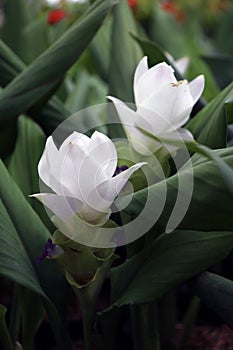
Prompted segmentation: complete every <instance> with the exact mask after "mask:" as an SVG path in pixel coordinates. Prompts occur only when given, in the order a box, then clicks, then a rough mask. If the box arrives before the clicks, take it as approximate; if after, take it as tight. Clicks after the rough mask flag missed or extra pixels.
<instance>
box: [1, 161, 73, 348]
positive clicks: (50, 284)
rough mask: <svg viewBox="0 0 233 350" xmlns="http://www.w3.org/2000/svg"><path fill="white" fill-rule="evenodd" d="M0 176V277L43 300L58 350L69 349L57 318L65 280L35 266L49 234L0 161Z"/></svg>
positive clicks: (53, 267) (55, 270)
mask: <svg viewBox="0 0 233 350" xmlns="http://www.w3.org/2000/svg"><path fill="white" fill-rule="evenodd" d="M0 174H1V176H0V198H1V201H0V221H1V226H0V233H1V234H0V240H1V247H2V250H1V254H0V274H2V275H4V276H6V277H8V278H10V279H12V280H13V281H15V282H17V283H19V284H22V285H23V286H25V287H26V288H29V289H31V290H33V291H34V292H35V293H37V294H39V295H40V296H42V297H43V302H44V304H45V307H46V310H47V312H48V315H49V318H50V321H51V325H52V327H53V329H54V332H55V336H56V337H57V339H58V340H59V342H60V347H61V349H70V345H69V340H68V337H67V335H66V334H65V326H64V327H61V318H60V317H62V313H63V312H64V294H65V291H66V283H65V280H64V278H63V276H62V275H61V273H60V272H59V270H58V268H57V266H56V265H55V264H52V263H51V262H47V263H46V262H45V263H42V264H40V265H36V263H35V259H36V257H38V256H39V255H40V254H41V252H42V251H43V248H44V245H45V243H46V241H47V239H48V237H49V236H50V234H49V232H48V230H47V229H46V227H45V226H44V225H43V223H42V222H41V220H40V219H39V217H38V216H37V214H36V213H35V212H34V210H33V209H32V207H31V206H30V204H29V203H28V201H27V200H26V198H25V197H24V196H23V194H22V193H21V192H20V190H19V188H18V187H17V185H16V184H15V183H14V181H13V180H12V178H11V177H10V176H9V174H8V172H7V170H6V168H5V167H4V165H3V163H2V162H0ZM59 314H60V316H59ZM62 333H63V335H64V338H63V339H62V335H61V334H62ZM66 342H67V344H65V343H66Z"/></svg>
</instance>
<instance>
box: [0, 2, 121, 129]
mask: <svg viewBox="0 0 233 350" xmlns="http://www.w3.org/2000/svg"><path fill="white" fill-rule="evenodd" d="M113 3H114V1H110V0H109V1H107V0H99V1H97V2H95V3H94V4H93V5H92V7H90V8H89V10H88V11H87V13H86V14H84V15H83V16H82V17H81V18H80V19H79V20H78V21H77V23H76V24H74V26H73V27H71V28H70V30H68V31H67V32H66V33H65V34H64V35H63V36H62V37H61V38H60V39H59V40H58V41H57V42H55V43H54V44H53V45H52V46H50V47H49V48H48V50H46V51H45V52H44V53H43V54H42V55H41V56H39V57H38V58H37V59H36V60H35V61H33V62H32V64H31V65H29V66H28V68H26V69H25V70H24V71H23V72H22V73H21V74H19V75H18V76H17V77H16V78H15V79H14V80H13V81H12V82H11V83H10V84H9V85H8V86H7V87H6V88H5V89H4V91H3V92H2V93H1V95H0V115H1V117H0V121H3V120H4V121H6V122H7V121H8V122H9V121H10V120H11V119H12V118H14V117H16V116H17V115H18V114H20V113H22V112H25V111H26V110H28V109H29V108H30V107H31V106H32V105H33V104H34V103H35V102H36V101H38V100H39V99H40V98H42V97H43V96H45V95H46V94H48V93H49V92H51V90H52V89H54V87H55V86H56V85H57V84H58V83H59V82H60V81H61V79H63V77H64V75H65V73H66V72H67V70H68V69H69V68H70V67H71V66H72V65H73V64H74V63H75V61H76V60H77V59H78V57H79V56H80V55H81V54H82V52H83V51H84V50H85V48H86V47H87V45H88V44H89V42H90V41H91V40H92V38H93V37H94V35H95V33H96V31H97V30H98V29H99V27H100V25H101V23H102V22H103V20H104V19H105V17H106V15H107V13H108V12H109V10H110V9H111V8H112V6H113ZM84 34H85V35H84ZM64 48H65V50H64Z"/></svg>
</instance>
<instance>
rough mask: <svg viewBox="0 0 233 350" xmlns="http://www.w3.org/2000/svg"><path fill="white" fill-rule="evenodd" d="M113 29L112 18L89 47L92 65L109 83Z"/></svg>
mask: <svg viewBox="0 0 233 350" xmlns="http://www.w3.org/2000/svg"><path fill="white" fill-rule="evenodd" d="M111 28H112V21H111V17H109V18H108V19H107V20H106V21H105V22H104V24H103V25H102V27H101V28H100V30H99V31H98V33H97V34H96V36H95V37H94V39H93V41H92V42H91V44H90V46H89V50H90V55H91V57H92V64H93V66H94V68H95V71H96V72H98V73H99V75H100V77H101V78H102V79H103V80H105V81H108V69H109V64H110V45H111V42H110V34H111Z"/></svg>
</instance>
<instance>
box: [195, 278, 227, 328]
mask: <svg viewBox="0 0 233 350" xmlns="http://www.w3.org/2000/svg"><path fill="white" fill-rule="evenodd" d="M190 285H191V287H192V288H193V291H194V292H195V293H196V294H197V295H198V296H199V297H200V298H201V300H202V301H203V302H204V303H206V304H207V305H208V306H209V307H210V308H211V309H212V310H214V312H216V313H217V314H218V315H219V316H220V317H221V318H222V319H223V321H224V322H226V323H227V324H228V326H229V327H231V329H233V306H232V298H233V281H230V280H228V279H226V278H224V277H222V276H218V275H216V274H214V273H211V272H203V273H201V274H200V275H198V276H197V277H195V278H194V279H193V280H192V281H191V283H190Z"/></svg>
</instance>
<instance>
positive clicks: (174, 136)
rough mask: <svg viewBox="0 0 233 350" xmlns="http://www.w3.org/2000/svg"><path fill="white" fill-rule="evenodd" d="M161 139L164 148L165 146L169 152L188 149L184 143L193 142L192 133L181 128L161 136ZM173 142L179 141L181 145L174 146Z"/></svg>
mask: <svg viewBox="0 0 233 350" xmlns="http://www.w3.org/2000/svg"><path fill="white" fill-rule="evenodd" d="M159 137H160V138H161V141H162V144H163V146H165V147H166V149H167V150H168V151H169V152H173V151H176V150H178V149H179V148H182V147H186V146H185V143H184V142H185V141H193V135H192V133H191V132H190V131H189V130H187V129H184V128H180V129H178V130H175V131H173V132H169V133H164V134H161V135H159ZM163 140H164V142H163ZM166 140H170V141H171V143H170V142H168V143H166ZM172 141H179V144H180V145H176V144H172Z"/></svg>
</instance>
